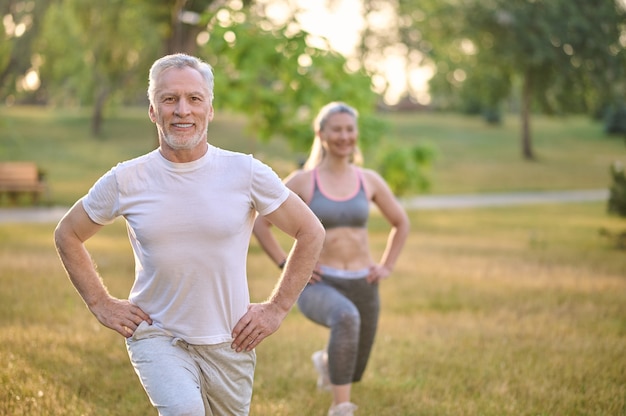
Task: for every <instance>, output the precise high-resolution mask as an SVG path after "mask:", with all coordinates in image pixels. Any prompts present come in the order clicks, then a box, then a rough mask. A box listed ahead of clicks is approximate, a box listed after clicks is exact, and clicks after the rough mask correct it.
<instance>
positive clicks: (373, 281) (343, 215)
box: [254, 102, 409, 416]
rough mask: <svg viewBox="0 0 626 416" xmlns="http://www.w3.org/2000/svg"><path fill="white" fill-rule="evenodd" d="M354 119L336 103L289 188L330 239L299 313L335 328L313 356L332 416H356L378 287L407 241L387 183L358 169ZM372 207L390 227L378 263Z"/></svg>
mask: <svg viewBox="0 0 626 416" xmlns="http://www.w3.org/2000/svg"><path fill="white" fill-rule="evenodd" d="M357 117H358V114H357V111H356V110H355V109H354V108H352V107H350V106H348V105H347V104H345V103H342V102H331V103H329V104H327V105H326V106H324V107H323V108H322V109H321V111H320V112H319V114H318V116H317V117H316V119H315V122H314V124H313V127H314V131H315V139H314V142H313V146H312V149H311V154H310V155H309V158H308V160H307V161H306V162H305V164H304V166H303V169H302V170H298V171H295V172H293V173H292V174H290V175H289V176H288V177H287V178H286V179H285V184H286V185H287V186H288V187H289V188H290V189H291V190H292V191H294V192H295V193H296V194H298V195H299V196H300V198H302V199H303V200H304V201H305V202H306V203H307V204H308V205H309V207H310V208H311V210H312V211H313V212H314V213H315V214H316V215H317V217H318V218H319V219H320V221H321V222H322V224H323V225H324V228H325V229H326V239H325V241H324V246H323V248H322V253H321V255H320V257H319V261H318V264H317V266H316V269H315V271H314V273H313V275H312V276H311V280H310V282H309V283H308V284H307V286H306V287H305V289H304V290H303V292H302V294H301V295H300V297H299V299H298V307H299V309H300V311H301V312H302V313H303V314H304V315H305V316H306V317H307V318H309V319H311V320H312V321H313V322H316V323H318V324H320V325H323V326H326V327H328V328H330V339H329V342H328V345H327V348H326V349H325V350H323V351H318V352H316V353H314V354H313V356H312V359H313V363H314V365H315V368H316V370H317V371H318V373H319V378H318V383H317V384H318V387H319V388H321V389H327V390H331V391H332V393H333V403H332V405H331V408H330V410H329V412H328V415H329V416H335V415H352V414H353V412H354V410H355V409H356V406H355V405H354V404H353V403H351V402H350V390H351V386H352V383H353V382H356V381H359V380H361V377H362V376H363V372H364V371H365V367H366V365H367V361H368V359H369V356H370V352H371V349H372V345H373V343H374V337H375V334H376V327H377V323H378V314H379V308H380V303H379V295H378V284H379V282H380V281H381V280H382V279H385V278H386V277H388V276H389V275H390V274H391V272H392V270H393V268H394V265H395V263H396V260H397V259H398V256H399V255H400V251H401V249H402V247H403V246H404V242H405V240H406V238H407V235H408V233H409V220H408V217H407V215H406V213H405V211H404V210H403V209H402V207H401V205H400V204H399V203H398V202H397V200H396V199H395V197H394V195H393V193H392V192H391V190H390V189H389V186H388V185H387V184H386V183H385V181H384V180H383V179H382V177H381V176H380V175H379V174H377V173H376V172H374V171H372V170H370V169H364V168H361V167H359V166H358V165H359V164H360V162H361V160H360V159H361V154H360V152H359V149H358V147H357V136H358V128H357ZM370 202H373V203H374V204H376V206H377V207H378V209H379V211H380V212H381V213H382V215H383V216H384V217H385V219H386V220H387V221H388V222H389V224H390V225H391V231H390V233H389V238H388V240H387V246H386V248H385V251H384V253H383V255H382V257H381V259H380V261H379V262H376V261H374V259H373V258H372V256H371V253H370V250H369V243H368V233H367V220H368V215H369V207H370ZM270 225H271V224H270V223H269V222H268V221H267V220H265V219H264V218H262V217H259V218H258V219H257V221H256V223H255V227H254V234H255V236H256V237H257V239H258V240H259V243H260V244H261V246H262V247H263V249H264V250H265V252H266V253H267V254H268V255H269V256H270V257H271V258H272V259H273V260H274V261H275V262H276V264H278V265H279V266H280V267H282V265H283V264H284V262H285V259H286V253H285V251H284V250H283V249H282V248H281V246H280V245H279V244H278V242H277V241H276V239H275V238H274V236H273V235H272V233H271V230H270Z"/></svg>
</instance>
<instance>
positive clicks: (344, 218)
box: [309, 169, 369, 229]
mask: <svg viewBox="0 0 626 416" xmlns="http://www.w3.org/2000/svg"><path fill="white" fill-rule="evenodd" d="M311 176H312V177H313V196H312V197H311V201H310V202H309V208H311V211H313V213H314V214H315V215H316V216H317V218H319V219H320V221H321V222H322V225H323V226H324V228H325V229H329V228H335V227H359V228H361V227H366V226H367V218H368V216H369V200H368V199H367V195H366V194H365V187H364V185H363V178H362V177H361V171H360V170H357V176H358V179H359V186H358V188H357V189H356V190H355V192H354V193H352V194H351V195H350V196H348V197H346V198H341V199H338V198H333V197H331V196H328V195H326V194H325V193H324V191H323V190H322V189H321V187H320V184H319V177H318V172H317V169H313V174H312V175H311Z"/></svg>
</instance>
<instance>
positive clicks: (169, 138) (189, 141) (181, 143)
mask: <svg viewBox="0 0 626 416" xmlns="http://www.w3.org/2000/svg"><path fill="white" fill-rule="evenodd" d="M161 136H162V137H163V140H164V141H165V143H166V144H167V145H168V146H169V147H171V148H172V149H174V150H189V149H193V148H194V147H196V146H197V145H198V144H200V143H202V141H203V140H206V139H205V135H204V133H203V132H198V133H197V134H196V135H195V136H193V137H191V138H185V139H180V138H178V137H177V135H175V134H170V133H168V132H165V131H164V130H163V129H161Z"/></svg>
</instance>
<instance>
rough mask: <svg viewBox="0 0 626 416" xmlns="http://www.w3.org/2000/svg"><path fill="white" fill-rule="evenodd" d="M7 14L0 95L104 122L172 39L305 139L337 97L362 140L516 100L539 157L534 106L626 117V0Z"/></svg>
mask: <svg viewBox="0 0 626 416" xmlns="http://www.w3.org/2000/svg"><path fill="white" fill-rule="evenodd" d="M0 18H1V19H0V39H1V42H0V102H1V103H3V104H4V105H5V106H17V105H25V104H31V105H43V106H54V107H56V108H77V107H79V108H89V109H90V110H89V111H90V112H91V115H90V119H91V123H90V130H91V134H92V135H93V136H98V135H100V134H102V128H103V124H104V123H106V121H107V117H108V116H109V115H110V114H111V111H113V109H115V108H120V107H123V106H136V105H142V106H144V105H146V103H147V100H146V97H145V95H146V94H145V90H146V83H147V82H146V81H147V71H148V69H149V66H150V64H151V63H152V62H153V61H154V60H155V58H157V57H159V56H161V55H164V54H168V53H174V52H186V53H189V54H194V55H198V56H200V57H202V58H203V59H205V60H206V61H208V62H209V63H210V64H212V65H213V66H214V68H215V75H216V87H215V88H216V97H217V98H216V106H217V108H218V109H221V110H230V111H233V112H235V113H239V114H244V115H246V118H247V120H248V123H249V125H250V126H253V131H254V134H255V135H256V136H257V137H258V139H260V140H265V141H268V140H270V139H272V138H275V137H281V136H282V137H284V138H286V139H287V143H288V145H289V146H290V147H291V148H293V149H295V150H303V149H306V148H308V146H309V143H310V136H311V133H310V120H311V118H312V116H313V114H314V113H315V111H317V109H318V108H319V107H321V106H322V105H323V104H324V103H326V102H328V101H330V100H336V99H340V100H343V101H347V102H350V103H352V104H354V105H355V106H356V107H357V108H358V109H359V110H360V111H361V114H362V124H363V125H364V126H366V127H367V128H364V129H362V141H363V145H364V147H368V146H369V147H371V146H372V145H375V144H376V143H377V141H379V140H380V138H381V137H383V136H384V133H385V131H386V127H385V123H384V122H382V121H381V120H380V117H377V114H380V113H381V112H400V111H404V112H407V111H413V112H417V111H447V112H450V111H451V112H459V113H465V114H471V115H475V116H477V117H481V118H482V119H484V120H485V122H486V123H492V124H498V123H501V122H502V120H503V118H505V117H506V115H507V114H516V116H518V117H519V120H520V125H519V130H520V131H519V149H520V154H521V157H522V158H524V159H527V160H533V159H534V158H536V154H535V149H534V145H533V135H532V128H531V125H532V124H531V121H532V115H533V114H550V115H557V116H563V115H566V114H577V115H585V116H587V117H590V118H592V119H594V120H598V121H600V122H601V123H603V124H604V130H605V132H606V133H610V134H615V135H622V137H623V135H624V133H625V132H626V104H625V97H626V95H625V94H626V82H625V80H626V53H625V48H626V2H625V1H624V0H602V1H588V0H551V1H543V0H490V1H476V0H475V1H463V2H459V1H454V0H420V1H417V0H397V1H382V0H334V1H330V0H327V1H319V2H307V1H303V0H272V1H269V0H258V1H252V0H176V1H174V0H169V1H167V0H166V1H163V0H161V1H155V0H132V1H122V0H111V1H108V2H106V5H105V4H103V3H102V2H101V1H98V0H2V2H1V3H0ZM418 153H419V152H418ZM426 153H427V152H426ZM420 157H421V160H423V159H424V158H427V157H428V156H427V155H426V156H425V154H424V152H422V153H421V155H420ZM420 157H418V158H417V160H416V162H417V163H419V161H420Z"/></svg>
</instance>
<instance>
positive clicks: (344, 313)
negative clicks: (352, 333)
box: [332, 308, 361, 331]
mask: <svg viewBox="0 0 626 416" xmlns="http://www.w3.org/2000/svg"><path fill="white" fill-rule="evenodd" d="M332 322H333V323H332V327H341V328H345V329H356V330H357V331H358V329H359V328H360V327H361V315H360V314H359V311H358V310H357V309H356V308H350V309H344V310H341V311H338V312H337V313H336V314H335V315H334V316H333V320H332Z"/></svg>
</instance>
